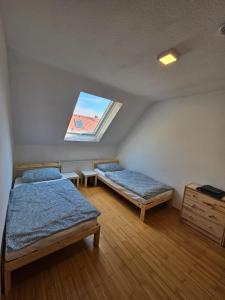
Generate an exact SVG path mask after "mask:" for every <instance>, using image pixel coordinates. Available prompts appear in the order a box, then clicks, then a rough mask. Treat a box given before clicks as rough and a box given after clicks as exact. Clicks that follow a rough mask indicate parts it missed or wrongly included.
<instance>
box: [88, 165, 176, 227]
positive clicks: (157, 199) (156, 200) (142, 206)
mask: <svg viewBox="0 0 225 300" xmlns="http://www.w3.org/2000/svg"><path fill="white" fill-rule="evenodd" d="M101 163H119V160H118V159H110V160H94V161H93V168H94V169H95V168H96V165H97V164H101ZM98 180H100V181H101V182H103V183H104V184H106V185H107V186H108V187H110V188H111V189H113V190H114V191H116V192H117V193H118V194H120V195H121V196H123V197H124V198H126V199H127V200H129V201H130V202H132V203H133V204H134V205H136V206H137V207H139V208H140V209H141V212H140V220H141V221H142V222H144V220H145V213H146V211H147V210H149V209H150V208H152V207H154V206H157V205H159V204H161V203H164V202H167V201H169V202H171V201H172V199H173V192H172V195H171V197H170V198H169V199H167V198H166V199H165V198H163V197H162V198H161V197H160V196H163V194H165V193H167V192H164V193H162V194H159V195H157V196H155V197H153V198H152V199H151V202H150V203H147V204H143V203H141V202H138V201H135V200H134V199H133V198H132V197H130V196H129V195H127V194H126V193H124V192H123V191H121V190H119V189H117V188H116V187H115V186H113V185H112V184H110V183H109V182H108V181H107V180H105V179H104V178H103V177H102V176H99V175H98ZM117 185H118V184H117ZM124 189H125V188H124ZM134 194H135V193H134ZM140 198H141V197H140ZM141 199H143V198H141ZM144 200H145V199H143V201H144Z"/></svg>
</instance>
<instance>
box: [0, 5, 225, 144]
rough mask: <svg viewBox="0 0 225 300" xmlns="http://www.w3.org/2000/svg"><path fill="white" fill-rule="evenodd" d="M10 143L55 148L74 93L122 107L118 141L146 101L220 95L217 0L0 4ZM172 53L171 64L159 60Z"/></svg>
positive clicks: (221, 43) (108, 139)
mask: <svg viewBox="0 0 225 300" xmlns="http://www.w3.org/2000/svg"><path fill="white" fill-rule="evenodd" d="M1 11H2V15H3V20H4V24H5V30H6V37H7V44H8V50H9V51H8V52H9V64H10V76H11V90H12V99H13V121H14V135H15V142H16V143H19V144H57V143H62V141H63V138H64V134H65V131H66V128H67V126H68V122H69V119H70V116H71V112H72V109H73V107H74V104H75V99H76V97H77V96H78V94H79V92H80V91H81V90H84V91H87V92H93V93H95V94H97V95H100V96H102V97H108V98H111V99H116V100H118V101H122V102H124V106H123V108H122V110H121V111H120V112H119V114H118V116H117V117H116V119H115V121H113V122H112V124H111V126H110V128H109V129H108V130H107V132H106V133H105V135H104V137H103V139H102V141H101V143H105V144H113V145H115V144H118V143H120V142H121V141H122V140H123V139H124V138H125V137H126V135H127V134H128V131H129V130H131V128H132V127H133V126H134V125H135V123H136V122H137V121H138V119H139V118H140V116H141V114H142V113H143V112H144V111H145V110H146V107H147V106H148V103H149V102H151V101H158V100H166V99H170V98H173V97H180V96H187V95H192V94H195V93H202V92H209V91H212V90H216V89H223V88H225V63H224V54H225V51H224V49H225V37H222V36H220V35H219V34H218V31H217V29H218V27H219V26H220V25H221V24H222V23H223V22H224V21H225V14H224V12H225V1H224V0H213V1H212V0H195V1H194V0H190V1H187V0H179V1H177V0H170V1H167V0H139V1H130V0H123V1H121V0H113V1H107V0H106V1H102V0H93V1H88V0H87V1H85V0H82V1H78V0H76V1H75V0H38V1H36V0H20V1H18V0H2V1H1ZM171 47H175V48H176V49H177V50H178V51H179V52H180V54H181V58H180V60H179V62H178V63H176V64H174V65H171V66H168V67H167V68H165V67H162V66H161V65H159V64H158V62H157V60H156V56H157V55H158V54H159V53H160V52H162V51H164V50H166V49H168V48H171Z"/></svg>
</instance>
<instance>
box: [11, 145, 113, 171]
mask: <svg viewBox="0 0 225 300" xmlns="http://www.w3.org/2000/svg"><path fill="white" fill-rule="evenodd" d="M115 156H116V152H115V147H112V146H110V145H109V146H107V145H101V146H99V145H96V144H95V143H88V145H87V146H83V145H80V144H77V145H74V144H71V143H69V144H66V143H64V144H62V145H15V146H14V159H15V161H17V162H44V161H58V160H62V161H64V160H69V161H73V160H79V161H80V160H83V161H84V163H81V162H80V163H79V167H80V168H84V169H85V168H87V162H86V160H88V161H89V160H91V159H101V158H114V157H115ZM75 165H77V164H74V162H73V163H72V162H71V168H73V166H75ZM88 166H89V168H90V167H91V162H90V164H88ZM75 168H76V166H75Z"/></svg>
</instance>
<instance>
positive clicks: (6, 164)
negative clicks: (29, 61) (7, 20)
mask: <svg viewBox="0 0 225 300" xmlns="http://www.w3.org/2000/svg"><path fill="white" fill-rule="evenodd" d="M7 68H8V67H7V56H6V46H5V39H4V32H3V25H2V22H1V19H0V170H1V176H0V245H2V235H3V230H4V224H5V214H6V209H7V204H8V198H9V192H10V188H11V182H12V142H11V129H10V113H9V110H10V109H9V87H8V69H7ZM0 252H1V250H0ZM0 276H1V273H0ZM0 295H1V278H0Z"/></svg>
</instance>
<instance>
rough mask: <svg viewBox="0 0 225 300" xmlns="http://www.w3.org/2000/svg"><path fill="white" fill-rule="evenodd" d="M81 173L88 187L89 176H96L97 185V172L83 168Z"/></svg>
mask: <svg viewBox="0 0 225 300" xmlns="http://www.w3.org/2000/svg"><path fill="white" fill-rule="evenodd" d="M81 174H82V175H83V176H84V186H85V187H87V182H88V178H90V177H94V180H95V185H97V178H98V177H97V173H96V172H95V171H93V170H82V171H81Z"/></svg>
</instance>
